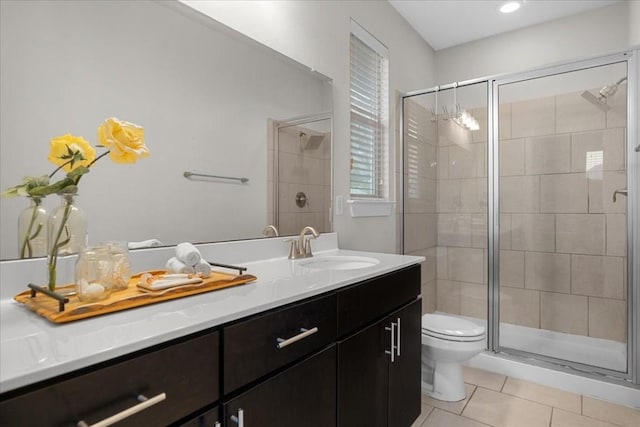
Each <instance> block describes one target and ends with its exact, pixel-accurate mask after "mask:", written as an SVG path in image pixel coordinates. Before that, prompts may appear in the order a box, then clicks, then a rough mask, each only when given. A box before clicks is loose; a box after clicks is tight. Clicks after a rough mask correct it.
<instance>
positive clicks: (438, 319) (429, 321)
mask: <svg viewBox="0 0 640 427" xmlns="http://www.w3.org/2000/svg"><path fill="white" fill-rule="evenodd" d="M422 332H423V333H426V334H428V335H432V336H436V337H438V336H444V337H458V338H462V337H469V338H470V337H482V336H483V335H484V326H479V325H476V324H475V323H473V322H470V321H468V320H464V319H461V318H459V317H454V316H445V315H442V314H425V315H424V316H422Z"/></svg>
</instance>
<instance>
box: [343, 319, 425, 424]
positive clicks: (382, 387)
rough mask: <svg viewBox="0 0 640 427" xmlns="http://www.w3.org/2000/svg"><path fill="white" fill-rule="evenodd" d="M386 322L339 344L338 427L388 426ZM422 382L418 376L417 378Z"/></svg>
mask: <svg viewBox="0 0 640 427" xmlns="http://www.w3.org/2000/svg"><path fill="white" fill-rule="evenodd" d="M385 327H389V321H388V320H387V319H384V320H381V321H379V322H377V323H374V324H373V325H371V326H369V327H368V328H365V329H363V330H362V331H360V332H358V333H357V334H355V335H353V336H351V337H349V338H347V339H345V340H343V341H340V342H338V426H339V427H359V426H362V427H378V426H379V427H384V426H386V425H387V388H388V379H389V360H390V359H389V355H388V354H386V353H385V350H389V346H390V338H391V335H390V331H387V330H385ZM418 379H419V376H418Z"/></svg>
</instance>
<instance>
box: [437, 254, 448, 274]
mask: <svg viewBox="0 0 640 427" xmlns="http://www.w3.org/2000/svg"><path fill="white" fill-rule="evenodd" d="M436 256H437V260H436V264H437V270H438V271H437V275H438V279H448V278H449V271H448V270H449V269H448V268H447V265H448V261H447V259H448V257H447V247H446V246H438V247H437V248H436Z"/></svg>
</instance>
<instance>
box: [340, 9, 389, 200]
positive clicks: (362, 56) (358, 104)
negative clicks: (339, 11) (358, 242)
mask: <svg viewBox="0 0 640 427" xmlns="http://www.w3.org/2000/svg"><path fill="white" fill-rule="evenodd" d="M351 28H352V29H351V66H350V68H351V100H350V104H351V196H353V197H359V198H384V197H385V195H386V194H385V193H386V191H387V189H386V187H387V181H388V179H387V133H388V131H387V129H388V126H387V123H388V80H389V77H388V62H387V58H386V48H385V47H384V46H383V45H382V44H381V43H380V42H379V41H377V40H376V39H375V38H374V37H373V36H371V35H370V34H369V33H367V32H366V31H365V30H364V29H362V27H360V26H358V25H357V24H356V23H355V22H353V21H352V26H351Z"/></svg>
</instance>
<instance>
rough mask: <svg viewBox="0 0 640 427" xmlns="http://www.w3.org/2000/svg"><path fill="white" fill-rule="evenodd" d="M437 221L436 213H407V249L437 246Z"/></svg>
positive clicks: (405, 239) (410, 250) (405, 228)
mask: <svg viewBox="0 0 640 427" xmlns="http://www.w3.org/2000/svg"><path fill="white" fill-rule="evenodd" d="M437 222H438V216H437V215H436V214H406V215H405V223H404V247H405V251H406V252H413V251H417V250H421V249H427V248H430V247H433V246H436V242H437V240H436V239H437V236H436V230H437ZM298 232H299V231H297V232H296V233H298Z"/></svg>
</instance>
